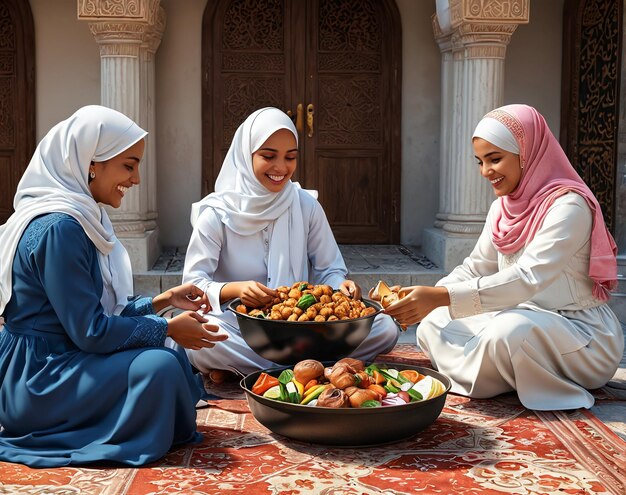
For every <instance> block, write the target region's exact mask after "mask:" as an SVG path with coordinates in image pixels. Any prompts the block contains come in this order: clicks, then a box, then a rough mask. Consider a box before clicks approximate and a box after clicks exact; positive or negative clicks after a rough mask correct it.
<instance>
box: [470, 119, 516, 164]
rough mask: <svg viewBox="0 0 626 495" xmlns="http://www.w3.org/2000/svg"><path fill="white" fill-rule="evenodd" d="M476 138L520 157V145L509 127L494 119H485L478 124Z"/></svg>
mask: <svg viewBox="0 0 626 495" xmlns="http://www.w3.org/2000/svg"><path fill="white" fill-rule="evenodd" d="M475 137H478V138H482V139H484V140H485V141H489V142H490V143H491V144H494V145H496V146H497V147H498V148H500V149H503V150H504V151H508V152H509V153H515V154H516V155H519V144H518V143H517V139H515V136H513V134H512V133H511V131H510V130H509V128H508V127H507V126H505V125H504V124H503V123H502V122H500V121H499V120H496V119H494V118H492V117H485V118H483V119H482V120H481V121H480V122H479V123H478V125H477V126H476V129H475V130H474V134H473V135H472V139H473V138H475Z"/></svg>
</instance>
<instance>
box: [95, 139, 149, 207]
mask: <svg viewBox="0 0 626 495" xmlns="http://www.w3.org/2000/svg"><path fill="white" fill-rule="evenodd" d="M144 149H145V142H144V140H143V139H141V140H140V141H138V142H137V143H135V144H134V145H132V146H131V147H130V148H128V149H127V150H125V151H122V152H121V153H120V154H119V155H117V156H114V157H113V158H111V159H109V160H106V161H104V162H91V165H90V166H89V172H90V173H91V172H93V173H95V174H96V176H95V178H93V179H91V180H90V182H89V189H90V190H91V194H92V195H93V199H95V200H96V202H98V203H102V204H105V205H109V206H112V207H113V208H119V207H120V205H121V204H122V198H123V197H124V194H126V191H127V190H128V188H130V187H132V186H134V185H137V184H139V182H140V179H139V162H140V161H141V159H142V157H143V152H144Z"/></svg>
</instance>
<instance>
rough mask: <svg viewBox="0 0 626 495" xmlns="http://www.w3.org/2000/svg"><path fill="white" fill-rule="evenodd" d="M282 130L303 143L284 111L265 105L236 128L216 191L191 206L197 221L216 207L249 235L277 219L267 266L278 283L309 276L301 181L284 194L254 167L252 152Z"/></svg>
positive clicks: (239, 231)
mask: <svg viewBox="0 0 626 495" xmlns="http://www.w3.org/2000/svg"><path fill="white" fill-rule="evenodd" d="M280 129H288V130H289V131H291V133H292V134H293V135H294V137H295V138H296V143H297V142H298V132H297V130H296V127H295V126H294V124H293V122H292V121H291V119H290V118H289V117H288V116H287V114H285V113H284V112H283V111H281V110H279V109H277V108H273V107H266V108H261V109H260V110H257V111H256V112H254V113H252V114H251V115H250V116H249V117H248V118H247V119H246V120H245V121H244V122H243V124H241V125H240V126H239V128H238V129H237V131H236V132H235V136H234V137H233V141H232V143H231V145H230V149H229V150H228V153H227V154H226V157H225V158H224V163H223V165H222V169H221V170H220V173H219V175H218V177H217V180H216V181H215V192H213V193H211V194H209V195H208V196H206V197H205V198H204V199H202V200H201V201H199V202H197V203H194V204H193V205H192V208H191V224H192V225H195V223H196V220H197V219H198V217H199V216H200V215H201V214H202V212H203V211H204V210H205V209H206V208H212V209H213V210H214V211H215V212H216V213H217V215H218V217H219V218H220V219H221V221H222V223H224V225H226V226H227V227H228V228H229V229H231V230H232V231H233V232H236V233H237V234H240V235H244V236H245V235H252V234H255V233H257V232H259V231H261V230H263V229H264V228H265V227H267V226H268V225H269V224H270V223H272V222H274V227H273V231H272V237H271V240H270V247H269V260H268V267H267V270H268V276H269V278H270V280H271V281H272V284H273V285H274V286H278V285H282V284H286V283H289V284H291V283H293V282H290V281H293V280H307V277H308V261H307V253H306V239H305V231H304V226H303V225H302V210H301V207H300V199H299V189H300V185H299V184H298V183H297V182H291V181H288V182H287V184H285V187H284V188H283V189H282V190H281V191H280V192H277V193H275V192H271V191H269V190H268V189H267V188H266V187H265V186H263V185H262V184H261V183H260V182H259V180H258V179H257V178H256V176H255V175H254V170H253V168H252V154H253V153H254V152H255V151H257V150H258V149H259V148H260V147H261V146H262V145H263V143H265V141H267V139H268V138H269V137H270V136H271V135H272V134H274V133H275V132H276V131H278V130H280Z"/></svg>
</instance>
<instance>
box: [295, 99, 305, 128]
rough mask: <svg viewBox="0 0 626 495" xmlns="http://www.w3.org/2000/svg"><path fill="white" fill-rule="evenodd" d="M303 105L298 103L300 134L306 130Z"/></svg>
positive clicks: (297, 121) (297, 114) (297, 119)
mask: <svg viewBox="0 0 626 495" xmlns="http://www.w3.org/2000/svg"><path fill="white" fill-rule="evenodd" d="M303 113H304V112H303V108H302V103H298V107H297V109H296V129H297V130H298V133H300V132H302V131H303V130H304V115H303Z"/></svg>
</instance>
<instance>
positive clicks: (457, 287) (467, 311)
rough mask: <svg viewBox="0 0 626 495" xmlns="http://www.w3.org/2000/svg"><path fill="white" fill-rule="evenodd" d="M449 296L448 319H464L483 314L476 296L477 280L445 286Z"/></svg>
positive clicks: (478, 298)
mask: <svg viewBox="0 0 626 495" xmlns="http://www.w3.org/2000/svg"><path fill="white" fill-rule="evenodd" d="M445 287H446V289H448V293H449V294H450V317H451V318H452V319H456V318H465V317H466V316H473V315H477V314H480V313H482V312H483V310H482V305H481V304H480V296H479V294H478V279H472V280H466V281H463V282H456V283H453V284H446V286H445Z"/></svg>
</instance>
